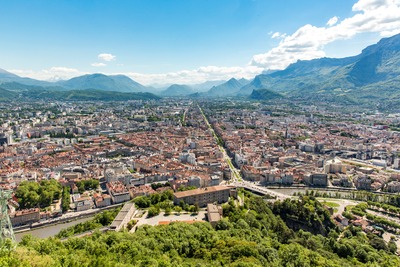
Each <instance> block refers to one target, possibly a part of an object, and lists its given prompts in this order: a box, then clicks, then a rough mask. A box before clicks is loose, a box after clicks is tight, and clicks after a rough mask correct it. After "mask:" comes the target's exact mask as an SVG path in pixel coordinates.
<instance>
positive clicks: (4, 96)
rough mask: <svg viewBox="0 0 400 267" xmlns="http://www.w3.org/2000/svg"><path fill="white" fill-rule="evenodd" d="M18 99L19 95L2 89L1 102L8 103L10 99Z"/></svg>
mask: <svg viewBox="0 0 400 267" xmlns="http://www.w3.org/2000/svg"><path fill="white" fill-rule="evenodd" d="M17 97H18V93H16V92H12V91H9V90H6V89H3V88H0V101H8V100H10V99H16V98H17Z"/></svg>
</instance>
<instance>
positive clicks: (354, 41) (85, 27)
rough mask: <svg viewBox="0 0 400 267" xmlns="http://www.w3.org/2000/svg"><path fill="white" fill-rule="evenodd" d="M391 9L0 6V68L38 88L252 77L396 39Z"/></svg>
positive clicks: (338, 1) (1, 1)
mask: <svg viewBox="0 0 400 267" xmlns="http://www.w3.org/2000/svg"><path fill="white" fill-rule="evenodd" d="M399 6H400V3H399V1H398V0H359V1H356V0H354V1H350V0H325V1H319V0H307V1H305V0H302V1H298V0H285V1H268V0H202V1H200V0H159V1H155V0H141V1H135V0H126V1H122V0H121V1H115V0H114V1H111V0H97V1H90V0H84V1H82V0H77V1H71V0H69V1H61V0H37V1H27V0H25V1H20V0H0V68H3V69H6V70H9V71H11V72H14V73H16V74H18V75H21V76H29V77H33V78H38V79H53V78H63V79H65V78H69V77H72V76H77V75H81V74H85V73H94V72H102V73H106V74H112V73H123V74H126V75H129V76H130V77H132V78H133V79H135V80H137V81H139V82H142V83H144V84H152V83H174V82H176V83H196V82H202V81H205V80H213V79H227V78H230V77H237V78H240V77H242V76H244V77H246V78H251V77H254V75H256V74H257V73H260V72H261V71H262V70H264V69H282V68H284V67H286V66H287V65H288V64H290V63H292V62H295V61H296V60H298V59H311V58H315V57H321V56H329V57H343V56H349V55H354V54H357V53H359V52H360V51H361V49H362V48H364V47H365V46H367V45H370V44H373V43H375V42H376V41H378V40H379V39H380V38H382V36H389V35H390V34H394V33H397V32H400V27H399V26H400V25H399V23H397V22H396V21H395V22H394V23H393V17H391V16H395V20H396V18H397V17H396V16H399V18H398V19H397V21H400V9H398V8H399ZM379 9H380V11H381V12H379V14H381V15H379V16H380V17H378V18H377V14H378V13H377V11H375V10H379ZM389 10H390V12H388V11H389ZM397 11H399V12H398V14H399V15H396V14H397V13H396V12H397ZM387 13H388V15H382V14H387ZM359 15H360V16H359ZM358 17H360V18H358ZM335 18H336V19H335ZM349 19H350V20H351V21H346V20H349ZM371 20H376V23H375V24H374V23H372V24H373V25H372V26H368V27H364V26H363V25H364V24H368V23H366V21H367V22H370V21H371ZM328 21H331V22H330V24H329V25H327V22H328ZM360 22H363V24H361V23H360ZM372 22H373V21H372ZM331 24H332V25H331ZM360 25H361V26H360ZM379 25H384V26H383V27H382V26H379ZM342 32H344V33H342ZM321 36H322V37H321Z"/></svg>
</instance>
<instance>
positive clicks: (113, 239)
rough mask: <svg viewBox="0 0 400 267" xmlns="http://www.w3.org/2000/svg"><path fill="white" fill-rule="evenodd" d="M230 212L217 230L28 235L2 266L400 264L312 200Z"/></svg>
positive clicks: (185, 227) (254, 201)
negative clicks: (339, 226)
mask: <svg viewBox="0 0 400 267" xmlns="http://www.w3.org/2000/svg"><path fill="white" fill-rule="evenodd" d="M223 213H224V219H222V220H221V221H220V222H218V224H217V225H216V227H215V229H214V228H213V227H211V225H210V224H209V223H207V222H197V223H194V224H187V223H174V222H173V223H171V224H169V225H161V226H155V227H152V226H148V225H145V226H141V227H139V228H138V229H137V231H136V232H135V233H128V232H126V231H124V232H113V231H109V232H106V233H100V232H95V233H94V234H93V235H91V236H87V237H83V238H70V239H68V240H65V241H63V242H61V241H60V240H59V239H57V238H51V239H45V240H40V239H36V238H33V237H31V236H29V235H28V236H26V237H24V238H23V240H22V242H21V243H20V244H19V246H18V247H17V248H16V249H15V250H13V251H11V252H7V250H6V249H4V250H2V251H1V253H2V254H1V256H0V262H1V266H169V267H175V266H176V267H180V266H182V267H183V266H210V267H211V266H230V267H239V266H245V267H247V266H251V267H256V266H271V267H278V266H279V267H280V266H299V267H306V266H307V267H308V266H321V267H322V266H324V267H334V266H342V267H350V266H360V267H362V266H382V267H389V266H399V265H400V259H399V257H397V256H396V255H395V254H394V253H393V250H390V249H389V247H388V246H386V244H385V242H384V241H383V239H382V238H380V237H378V236H377V235H374V234H368V235H366V234H363V233H362V231H361V229H360V228H358V227H352V226H350V227H348V228H347V229H346V230H345V231H344V232H343V234H340V233H339V232H338V230H337V227H336V226H335V224H334V223H333V221H332V220H331V219H330V215H329V212H328V211H327V210H326V209H324V207H323V206H322V204H321V203H319V202H318V201H316V200H315V199H314V198H312V197H310V198H308V197H303V198H301V199H299V200H285V201H284V202H280V201H277V202H275V204H267V202H266V201H265V200H264V199H262V198H256V197H250V196H246V197H245V206H244V207H238V206H237V205H236V204H235V203H234V202H233V201H231V202H230V203H228V204H226V205H224V207H223ZM278 215H279V216H278ZM281 216H283V217H281ZM289 227H292V228H293V229H301V230H292V229H291V228H289ZM303 229H311V230H312V231H313V232H315V234H313V233H311V232H307V231H305V230H303ZM391 247H392V245H391Z"/></svg>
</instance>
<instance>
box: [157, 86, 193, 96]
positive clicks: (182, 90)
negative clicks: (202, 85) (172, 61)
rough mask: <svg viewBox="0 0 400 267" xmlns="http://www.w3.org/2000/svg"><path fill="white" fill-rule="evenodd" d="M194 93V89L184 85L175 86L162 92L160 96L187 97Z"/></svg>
mask: <svg viewBox="0 0 400 267" xmlns="http://www.w3.org/2000/svg"><path fill="white" fill-rule="evenodd" d="M192 93H194V92H193V89H192V88H191V87H190V86H188V85H183V84H173V85H171V86H169V87H168V88H167V89H165V90H164V91H162V92H161V93H160V95H162V96H187V95H190V94H192Z"/></svg>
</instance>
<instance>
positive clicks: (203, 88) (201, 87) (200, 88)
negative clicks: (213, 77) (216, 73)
mask: <svg viewBox="0 0 400 267" xmlns="http://www.w3.org/2000/svg"><path fill="white" fill-rule="evenodd" d="M224 82H226V81H224V80H217V81H206V82H204V83H199V84H193V85H190V87H191V88H192V89H193V90H194V91H195V92H199V93H202V92H207V91H208V90H210V88H211V87H213V86H217V85H220V84H223V83H224Z"/></svg>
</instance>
